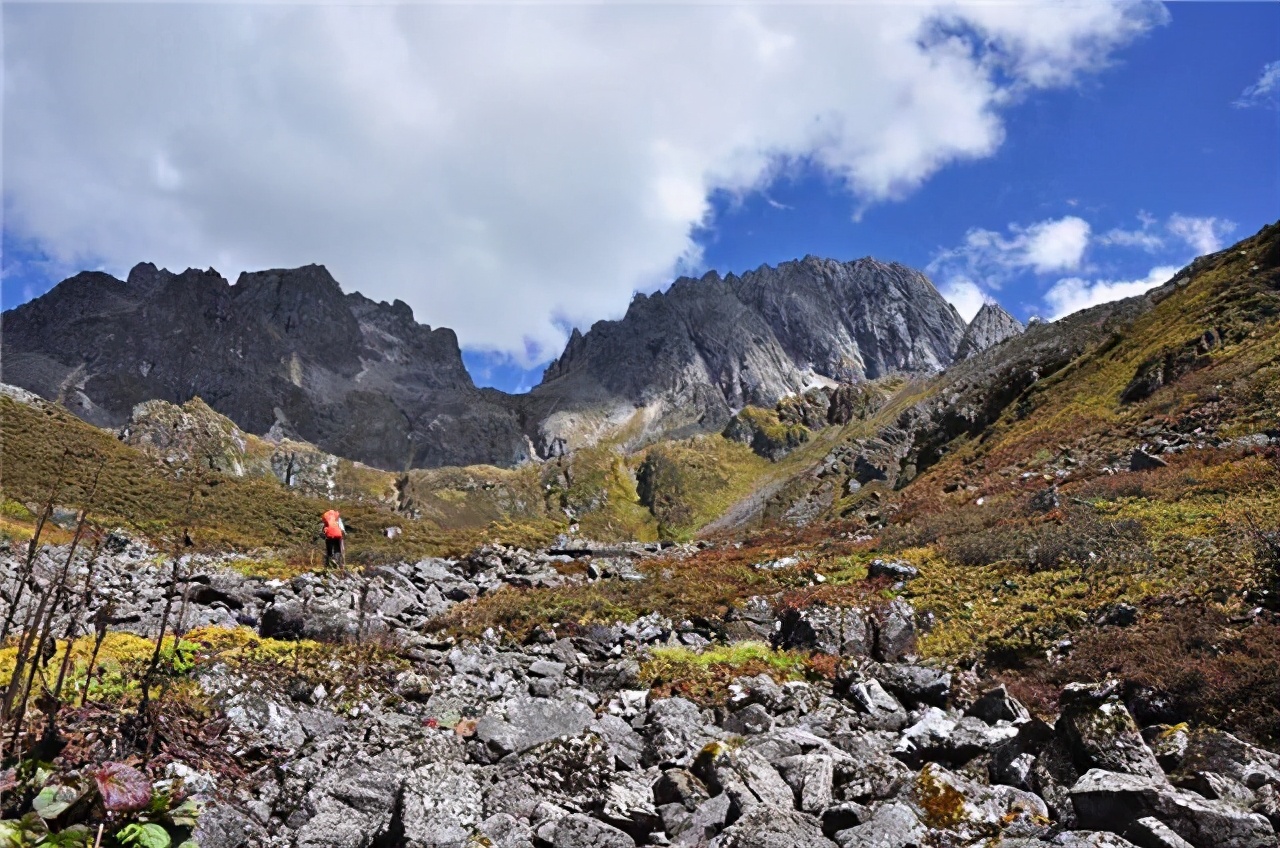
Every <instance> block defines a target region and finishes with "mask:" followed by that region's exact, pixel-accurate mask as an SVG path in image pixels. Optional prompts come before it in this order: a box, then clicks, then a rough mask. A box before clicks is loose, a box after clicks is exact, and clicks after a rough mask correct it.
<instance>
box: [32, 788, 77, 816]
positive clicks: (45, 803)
mask: <svg viewBox="0 0 1280 848" xmlns="http://www.w3.org/2000/svg"><path fill="white" fill-rule="evenodd" d="M83 794H84V793H83V792H82V791H81V790H80V789H78V788H76V787H74V786H59V785H57V784H53V785H51V786H46V787H45V788H44V789H41V790H40V794H39V795H37V796H36V797H35V800H33V801H32V802H31V809H33V810H35V811H36V813H37V814H38V815H39V816H40V818H42V819H44V820H45V821H50V820H52V819H56V818H57V817H58V816H60V815H62V814H63V813H64V812H66V810H67V808H68V807H70V806H71V805H72V804H74V803H75V802H76V801H78V800H80V796H81V795H83Z"/></svg>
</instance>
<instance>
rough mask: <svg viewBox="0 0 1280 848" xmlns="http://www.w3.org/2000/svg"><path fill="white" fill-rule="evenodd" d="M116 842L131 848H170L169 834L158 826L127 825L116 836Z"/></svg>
mask: <svg viewBox="0 0 1280 848" xmlns="http://www.w3.org/2000/svg"><path fill="white" fill-rule="evenodd" d="M116 841H117V842H119V843H120V844H122V845H128V846H130V847H131V848H169V845H170V843H171V842H172V840H171V839H169V832H168V831H167V830H165V829H164V828H163V827H161V826H160V825H158V824H127V825H125V826H124V827H122V828H120V831H119V832H118V833H117V834H116Z"/></svg>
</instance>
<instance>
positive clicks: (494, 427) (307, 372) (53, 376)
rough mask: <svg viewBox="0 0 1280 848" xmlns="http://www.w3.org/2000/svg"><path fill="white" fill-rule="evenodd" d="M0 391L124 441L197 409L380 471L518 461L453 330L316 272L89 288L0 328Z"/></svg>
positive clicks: (512, 419)
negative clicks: (169, 414)
mask: <svg viewBox="0 0 1280 848" xmlns="http://www.w3.org/2000/svg"><path fill="white" fill-rule="evenodd" d="M3 357H4V373H5V381H6V382H9V383H12V384H14V385H17V386H20V387H22V388H24V389H29V390H31V391H33V392H36V393H37V394H39V395H40V396H42V397H44V398H46V399H49V400H57V401H60V402H62V403H64V404H65V405H66V406H67V408H68V409H70V410H71V411H72V412H74V413H76V414H77V415H79V416H80V417H81V418H84V419H85V420H87V421H89V422H90V423H93V424H97V425H98V426H102V427H119V426H121V425H123V424H125V423H126V422H128V421H129V419H130V415H131V413H132V411H133V409H134V407H135V406H136V405H137V404H139V403H142V402H144V401H149V400H166V401H169V402H171V403H179V404H180V403H184V402H186V401H188V400H190V399H191V398H193V397H196V396H199V397H200V398H202V399H203V400H204V402H205V403H207V404H208V405H209V406H210V407H212V408H213V409H215V410H217V411H218V412H220V413H222V414H223V415H226V416H227V417H228V418H230V419H231V420H232V421H234V422H235V423H236V424H237V425H238V426H239V427H241V428H242V429H243V430H245V431H246V432H249V433H253V434H258V435H261V434H265V433H267V432H268V431H274V432H275V433H276V434H277V435H280V436H289V437H294V438H300V439H303V440H305V441H308V442H311V443H313V444H315V445H318V446H319V447H320V448H322V449H323V450H326V451H328V452H330V453H334V454H337V455H339V456H343V457H347V458H349V459H355V460H359V461H361V462H365V463H367V464H369V465H373V466H376V467H379V468H386V469H390V470H403V469H405V468H411V467H423V466H437V465H466V464H472V463H481V462H487V463H496V464H502V465H511V464H515V463H517V462H520V461H521V460H523V459H526V458H528V456H529V449H528V446H527V442H526V440H525V438H524V436H523V434H522V432H521V428H520V423H519V420H518V418H517V416H516V414H515V412H514V411H513V409H512V408H511V405H510V404H509V403H507V402H506V400H507V399H506V396H504V395H501V394H500V393H496V392H492V391H490V390H481V389H477V388H476V386H475V384H474V383H472V381H471V377H470V376H469V375H468V374H467V370H466V368H465V367H464V366H463V364H462V356H461V353H460V351H459V349H458V341H457V338H456V336H455V335H454V333H453V331H452V330H449V329H444V328H439V329H432V328H431V327H429V326H426V325H423V324H419V323H417V322H416V321H415V320H414V318H413V313H412V311H411V310H410V309H409V307H408V306H407V305H405V304H404V303H402V302H400V301H396V302H395V303H393V304H387V303H375V302H374V301H371V300H369V299H368V298H366V297H364V296H362V295H360V294H358V293H353V294H344V293H343V292H342V289H341V287H340V286H339V285H338V283H337V281H335V280H334V279H333V277H332V276H331V275H330V274H329V272H328V271H327V270H325V268H324V267H323V266H320V265H309V266H306V267H304V268H295V269H292V270H273V271H261V272H257V273H252V274H242V275H240V278H239V279H238V280H237V282H236V284H235V285H230V284H229V283H228V282H227V281H226V280H225V279H223V278H222V277H221V276H220V275H218V273H217V272H215V271H213V270H209V271H198V270H194V269H188V270H187V271H184V272H183V273H181V274H173V273H170V272H169V271H166V270H160V269H157V268H156V267H155V266H154V265H151V264H148V263H144V264H140V265H138V266H136V267H135V268H134V269H133V270H132V271H131V272H130V273H129V277H128V280H127V281H121V280H118V279H116V278H115V277H112V276H110V275H108V274H104V273H99V272H85V273H81V274H77V275H76V276H74V277H72V278H70V279H68V280H64V281H63V282H62V283H60V284H59V285H58V286H56V287H55V288H54V289H53V290H52V291H50V292H49V293H47V294H45V295H44V296H42V297H39V298H36V299H35V300H33V301H31V302H30V303H26V304H24V305H22V306H19V307H17V308H16V309H13V310H10V311H8V312H6V313H5V314H4V337H3Z"/></svg>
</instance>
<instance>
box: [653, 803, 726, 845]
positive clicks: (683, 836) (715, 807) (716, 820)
mask: <svg viewBox="0 0 1280 848" xmlns="http://www.w3.org/2000/svg"><path fill="white" fill-rule="evenodd" d="M732 806H733V802H732V800H731V799H730V798H729V796H728V795H717V796H715V797H714V798H708V799H706V800H704V801H702V802H701V803H699V804H698V806H697V807H695V808H694V809H693V812H692V813H691V814H690V815H689V816H688V818H687V819H685V820H684V821H683V824H682V826H681V828H680V832H679V833H673V834H672V835H673V836H674V837H675V839H674V840H673V844H675V845H697V846H703V845H706V844H707V842H708V841H709V840H710V839H712V838H713V837H714V836H715V835H716V834H717V833H719V832H720V831H722V830H724V826H725V824H726V823H727V822H728V821H729V815H730V811H731V808H732ZM668 832H669V833H670V832H671V831H670V830H668Z"/></svg>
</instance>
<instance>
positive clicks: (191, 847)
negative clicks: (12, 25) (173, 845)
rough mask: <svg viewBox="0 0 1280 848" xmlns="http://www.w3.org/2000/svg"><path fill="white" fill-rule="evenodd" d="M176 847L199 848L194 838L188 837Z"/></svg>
mask: <svg viewBox="0 0 1280 848" xmlns="http://www.w3.org/2000/svg"><path fill="white" fill-rule="evenodd" d="M178 848H200V845H199V843H197V842H196V841H195V840H194V839H188V840H187V841H186V842H183V843H182V844H181V845H179V846H178Z"/></svg>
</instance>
